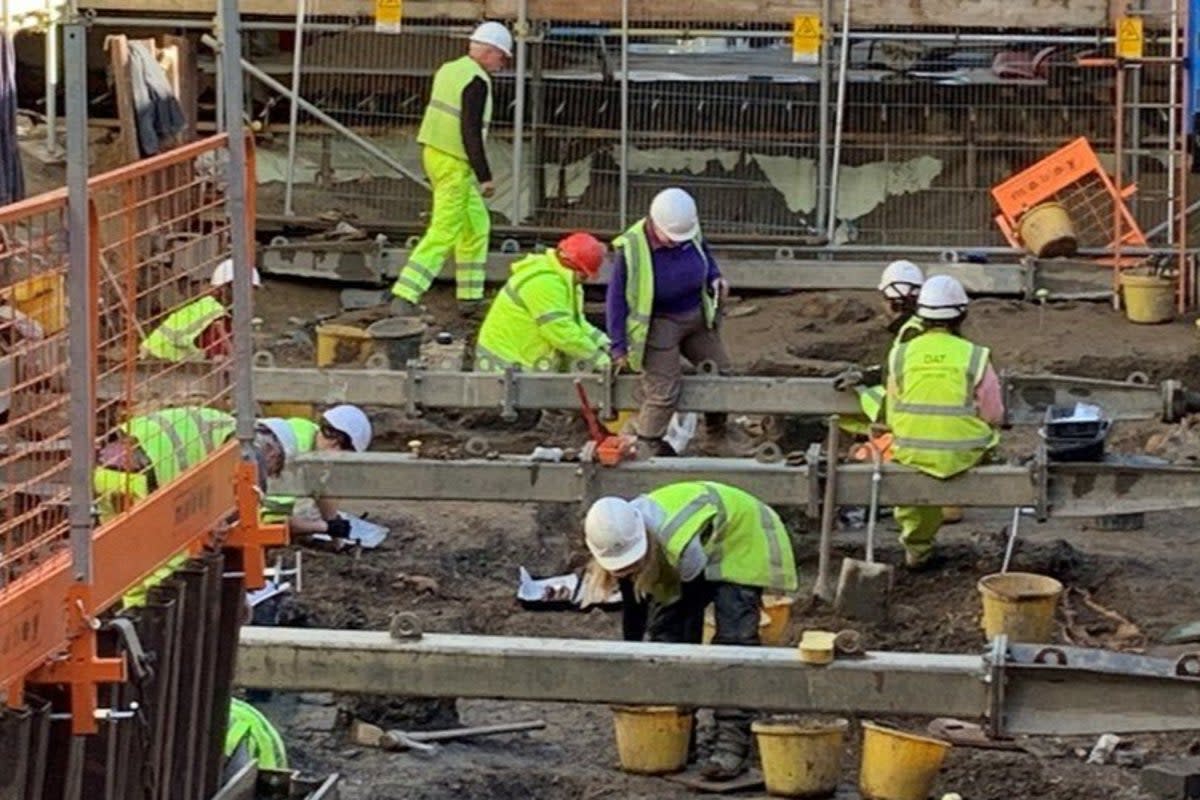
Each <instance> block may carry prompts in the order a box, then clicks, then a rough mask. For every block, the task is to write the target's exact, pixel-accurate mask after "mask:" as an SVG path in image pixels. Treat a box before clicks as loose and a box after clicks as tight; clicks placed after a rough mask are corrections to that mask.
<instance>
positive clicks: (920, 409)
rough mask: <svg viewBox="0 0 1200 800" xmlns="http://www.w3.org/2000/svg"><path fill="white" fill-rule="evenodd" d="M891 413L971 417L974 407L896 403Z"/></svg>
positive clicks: (973, 413)
mask: <svg viewBox="0 0 1200 800" xmlns="http://www.w3.org/2000/svg"><path fill="white" fill-rule="evenodd" d="M892 411H898V412H900V413H902V414H920V415H924V416H931V417H973V416H975V405H974V403H972V404H971V405H970V406H935V405H931V404H929V403H896V404H895V405H893V406H892Z"/></svg>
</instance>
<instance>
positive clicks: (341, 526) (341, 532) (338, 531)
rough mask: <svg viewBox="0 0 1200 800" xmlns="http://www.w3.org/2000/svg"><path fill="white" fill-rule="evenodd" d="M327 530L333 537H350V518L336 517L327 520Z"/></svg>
mask: <svg viewBox="0 0 1200 800" xmlns="http://www.w3.org/2000/svg"><path fill="white" fill-rule="evenodd" d="M325 532H326V533H327V534H329V536H330V537H331V538H333V539H349V538H350V520H348V519H342V518H341V517H334V518H333V519H327V520H325Z"/></svg>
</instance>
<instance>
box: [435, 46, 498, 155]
mask: <svg viewBox="0 0 1200 800" xmlns="http://www.w3.org/2000/svg"><path fill="white" fill-rule="evenodd" d="M475 78H483V80H484V81H485V82H486V83H487V87H488V94H487V102H486V103H485V104H484V106H483V135H484V137H485V138H486V137H487V129H488V125H490V124H491V122H492V78H491V76H490V75H488V73H487V70H485V69H484V68H483V67H481V66H479V62H477V61H476V60H475V59H473V58H471V57H470V56H463V57H462V58H456V59H454V60H453V61H447V62H446V63H445V64H442V66H441V67H439V68H438V71H437V72H436V73H434V76H433V90H432V92H431V93H430V95H429V105H427V106H425V116H424V117H423V118H422V119H421V128H420V129H419V130H418V131H417V141H418V142H420V143H421V144H423V145H428V146H429V147H432V148H435V149H437V150H441V151H442V152H443V153H446V154H447V155H452V156H454V157H455V158H461V159H462V160H464V161H466V160H467V151H466V149H464V148H463V140H462V93H463V89H465V88H467V84H469V83H470V82H471V81H473V80H474V79H475Z"/></svg>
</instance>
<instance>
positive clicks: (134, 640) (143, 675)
mask: <svg viewBox="0 0 1200 800" xmlns="http://www.w3.org/2000/svg"><path fill="white" fill-rule="evenodd" d="M106 624H107V627H109V628H112V629H113V630H115V631H116V632H117V634H118V635H119V636H120V637H121V641H122V642H123V643H124V645H125V649H126V650H127V651H128V652H129V665H130V666H131V667H133V672H134V675H136V676H137V679H138V680H139V681H142V680H146V679H147V678H150V677H153V675H154V667H153V666H151V664H150V659H149V658H148V657H147V656H146V651H145V649H143V648H142V640H141V639H140V638H138V632H137V628H135V627H134V626H133V620H131V619H129V618H128V617H113V618H112V619H110V620H108V622H107V623H106Z"/></svg>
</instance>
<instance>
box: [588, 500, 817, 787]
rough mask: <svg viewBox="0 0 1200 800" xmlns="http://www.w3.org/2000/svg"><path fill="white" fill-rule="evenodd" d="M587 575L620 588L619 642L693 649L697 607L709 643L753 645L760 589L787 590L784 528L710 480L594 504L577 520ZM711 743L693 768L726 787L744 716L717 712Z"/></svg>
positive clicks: (736, 761)
mask: <svg viewBox="0 0 1200 800" xmlns="http://www.w3.org/2000/svg"><path fill="white" fill-rule="evenodd" d="M584 529H585V533H586V539H587V546H588V550H589V551H590V552H591V554H592V557H593V558H594V564H593V566H592V568H591V569H590V573H591V574H592V575H595V574H596V573H600V574H602V575H604V576H606V577H608V578H611V579H615V580H617V581H619V582H620V586H621V594H622V598H623V600H624V602H623V609H624V625H623V627H624V636H625V638H626V639H627V640H631V641H640V640H641V639H642V637H643V635H644V634H645V633H647V632H648V633H649V636H650V640H651V641H655V642H682V643H690V644H699V643H700V641H701V638H702V635H703V630H704V609H705V608H706V607H707V606H708V604H709V603H712V604H713V606H714V609H715V612H716V635H715V636H714V638H713V642H714V643H715V644H721V645H758V644H759V631H758V626H759V615H760V613H761V607H762V594H763V591H764V590H770V591H773V592H794V591H795V590H796V584H797V581H796V563H795V558H794V555H793V552H792V543H791V539H790V538H789V537H788V532H787V529H786V528H785V527H784V525H783V522H782V521H781V520H780V519H779V515H778V514H776V513H775V511H774V510H773V509H772V508H771V507H770V506H768V505H766V504H765V503H763V502H762V501H760V500H759V499H758V498H756V497H754V496H753V495H751V494H749V493H747V492H744V491H742V490H741V489H736V488H734V487H732V486H726V485H724V484H720V483H714V482H711V481H685V482H681V483H673V484H669V485H667V486H663V487H661V488H658V489H655V490H654V491H652V492H650V493H648V494H644V495H641V496H639V497H637V498H635V499H634V500H632V501H626V500H622V499H621V498H619V497H602V498H600V499H599V500H597V501H596V502H595V503H594V504H592V507H591V508H590V509H589V510H588V513H587V518H586V520H585V522H584ZM715 719H716V727H717V731H716V733H717V736H716V742H715V744H714V747H713V752H712V755H711V757H710V758H709V761H708V763H706V764H705V765H704V767H703V772H704V774H705V776H706V777H708V778H710V779H716V780H728V779H732V778H735V777H737V776H738V775H740V774H741V773H742V772H744V771H745V769H746V766H747V760H748V758H749V755H750V721H751V714H750V713H749V712H748V711H745V710H739V709H717V710H716V712H715Z"/></svg>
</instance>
